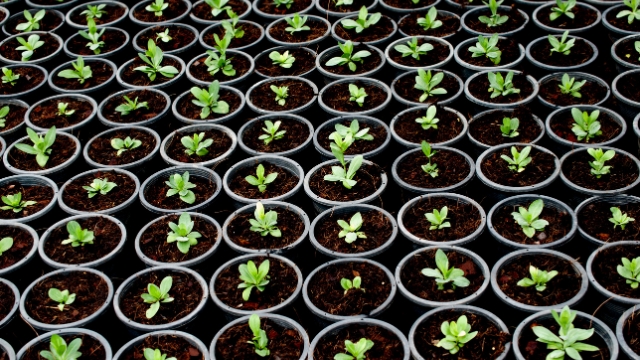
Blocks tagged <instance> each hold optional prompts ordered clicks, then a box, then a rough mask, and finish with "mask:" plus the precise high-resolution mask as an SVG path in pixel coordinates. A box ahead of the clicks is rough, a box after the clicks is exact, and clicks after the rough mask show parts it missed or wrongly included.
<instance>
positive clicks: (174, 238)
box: [167, 212, 202, 254]
mask: <svg viewBox="0 0 640 360" xmlns="http://www.w3.org/2000/svg"><path fill="white" fill-rule="evenodd" d="M194 226H195V222H194V221H192V220H191V216H190V215H189V213H186V212H185V213H182V214H180V218H179V219H178V223H177V224H176V223H173V222H170V223H169V228H170V229H171V232H169V234H168V235H167V243H169V244H171V243H174V242H175V243H176V245H178V250H180V252H181V253H183V254H187V253H188V252H189V249H190V248H191V247H192V246H196V245H198V238H200V237H202V235H201V234H200V233H199V232H197V231H193V227H194Z"/></svg>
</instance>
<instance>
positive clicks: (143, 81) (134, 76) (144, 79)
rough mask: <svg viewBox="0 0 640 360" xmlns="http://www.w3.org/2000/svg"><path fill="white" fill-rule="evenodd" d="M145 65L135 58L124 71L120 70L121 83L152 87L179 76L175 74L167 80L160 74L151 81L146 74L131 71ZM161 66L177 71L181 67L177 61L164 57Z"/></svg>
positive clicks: (180, 69)
mask: <svg viewBox="0 0 640 360" xmlns="http://www.w3.org/2000/svg"><path fill="white" fill-rule="evenodd" d="M146 65H147V64H146V63H145V62H144V61H142V59H140V58H138V57H136V58H135V59H134V60H133V62H132V63H130V64H129V65H127V67H125V68H124V70H122V73H120V77H121V78H122V81H124V82H125V83H127V84H130V85H134V86H152V85H158V84H163V83H166V82H167V81H171V80H173V79H175V78H176V77H177V76H180V74H179V73H178V74H175V75H174V76H173V77H170V78H169V77H166V76H163V75H162V74H160V73H157V74H156V79H155V80H153V81H151V80H150V79H149V77H148V76H147V74H145V73H143V72H142V71H137V70H133V69H135V68H137V67H138V66H146ZM161 65H162V66H173V67H175V68H176V69H178V71H182V65H180V63H179V62H178V60H176V59H173V58H170V57H166V56H165V57H164V59H163V60H162V63H161ZM130 99H131V98H130ZM131 100H133V99H131Z"/></svg>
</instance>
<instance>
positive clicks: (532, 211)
mask: <svg viewBox="0 0 640 360" xmlns="http://www.w3.org/2000/svg"><path fill="white" fill-rule="evenodd" d="M523 152H524V151H523ZM542 209H544V202H543V201H542V199H538V200H535V201H533V202H532V203H531V204H530V205H529V209H528V210H527V209H526V208H524V207H522V206H520V207H519V208H518V212H515V211H514V212H512V213H511V216H512V217H513V219H514V220H515V221H516V222H517V223H518V225H520V226H521V227H522V232H523V233H524V234H525V235H527V237H530V238H531V237H533V235H535V233H536V231H544V227H545V226H547V225H549V222H548V221H547V220H542V219H538V217H539V216H540V214H541V213H542Z"/></svg>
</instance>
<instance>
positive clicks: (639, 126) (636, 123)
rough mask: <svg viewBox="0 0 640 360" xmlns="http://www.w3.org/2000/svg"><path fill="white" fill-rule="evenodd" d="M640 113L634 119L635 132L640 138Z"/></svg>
mask: <svg viewBox="0 0 640 360" xmlns="http://www.w3.org/2000/svg"><path fill="white" fill-rule="evenodd" d="M639 123H640V113H639V114H638V115H636V117H635V119H633V124H632V126H633V132H634V133H635V134H636V136H637V137H640V124H639Z"/></svg>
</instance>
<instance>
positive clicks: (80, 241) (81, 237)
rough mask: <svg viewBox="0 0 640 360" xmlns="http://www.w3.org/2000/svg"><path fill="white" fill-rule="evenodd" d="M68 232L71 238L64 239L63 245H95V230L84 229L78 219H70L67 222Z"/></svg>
mask: <svg viewBox="0 0 640 360" xmlns="http://www.w3.org/2000/svg"><path fill="white" fill-rule="evenodd" d="M67 232H68V233H69V238H67V239H66V240H62V245H68V244H71V247H78V246H83V247H84V246H85V245H87V244H90V245H93V239H94V235H93V231H91V230H89V229H83V228H82V227H81V226H80V224H79V223H78V222H77V221H69V222H68V223H67Z"/></svg>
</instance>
